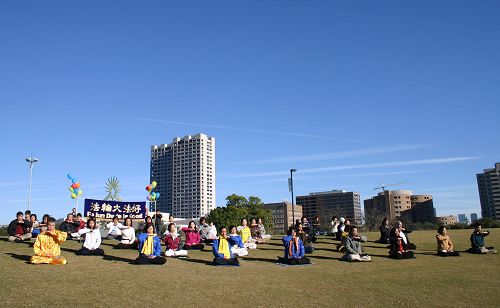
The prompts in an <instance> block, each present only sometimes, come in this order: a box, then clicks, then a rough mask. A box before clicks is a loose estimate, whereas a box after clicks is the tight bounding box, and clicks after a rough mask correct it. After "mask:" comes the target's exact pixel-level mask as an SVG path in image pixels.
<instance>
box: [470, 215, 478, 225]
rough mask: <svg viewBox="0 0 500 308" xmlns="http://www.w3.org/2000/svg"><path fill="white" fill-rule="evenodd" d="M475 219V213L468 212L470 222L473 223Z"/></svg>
mask: <svg viewBox="0 0 500 308" xmlns="http://www.w3.org/2000/svg"><path fill="white" fill-rule="evenodd" d="M476 221H477V213H471V214H470V222H471V223H475V222H476Z"/></svg>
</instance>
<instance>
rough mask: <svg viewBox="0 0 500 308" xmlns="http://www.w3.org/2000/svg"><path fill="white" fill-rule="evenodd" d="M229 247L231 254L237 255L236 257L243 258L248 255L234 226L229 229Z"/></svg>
mask: <svg viewBox="0 0 500 308" xmlns="http://www.w3.org/2000/svg"><path fill="white" fill-rule="evenodd" d="M229 232H230V234H229V239H228V241H229V245H231V253H233V254H235V255H237V256H238V257H244V256H247V255H248V250H247V249H246V247H245V244H243V241H242V240H241V236H239V234H238V231H237V230H236V227H235V226H230V227H229Z"/></svg>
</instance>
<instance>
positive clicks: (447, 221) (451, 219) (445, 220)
mask: <svg viewBox="0 0 500 308" xmlns="http://www.w3.org/2000/svg"><path fill="white" fill-rule="evenodd" d="M436 222H437V224H438V225H445V226H450V225H455V224H457V218H456V217H455V216H453V215H450V216H439V217H436Z"/></svg>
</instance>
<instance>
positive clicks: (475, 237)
mask: <svg viewBox="0 0 500 308" xmlns="http://www.w3.org/2000/svg"><path fill="white" fill-rule="evenodd" d="M488 235H490V231H483V230H482V226H481V224H480V223H479V222H477V223H476V224H475V225H474V232H472V234H471V235H470V244H471V248H469V249H467V252H469V253H476V254H486V253H497V251H496V250H495V249H494V248H493V247H485V246H484V238H485V237H486V236H488Z"/></svg>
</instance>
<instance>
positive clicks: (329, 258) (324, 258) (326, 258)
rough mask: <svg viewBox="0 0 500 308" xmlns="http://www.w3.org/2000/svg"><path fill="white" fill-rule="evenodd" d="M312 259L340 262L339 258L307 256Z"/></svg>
mask: <svg viewBox="0 0 500 308" xmlns="http://www.w3.org/2000/svg"><path fill="white" fill-rule="evenodd" d="M307 257H308V258H310V259H321V260H338V259H339V258H333V257H325V256H315V255H307Z"/></svg>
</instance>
